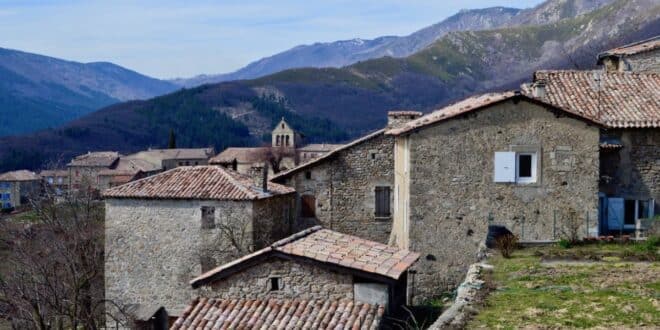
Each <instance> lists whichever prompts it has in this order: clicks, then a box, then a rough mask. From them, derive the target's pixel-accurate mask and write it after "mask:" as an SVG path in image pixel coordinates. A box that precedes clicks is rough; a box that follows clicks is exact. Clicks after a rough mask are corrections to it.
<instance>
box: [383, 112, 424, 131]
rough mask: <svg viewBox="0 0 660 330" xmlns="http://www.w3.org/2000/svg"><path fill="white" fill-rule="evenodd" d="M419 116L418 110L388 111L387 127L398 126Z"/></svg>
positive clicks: (420, 114)
mask: <svg viewBox="0 0 660 330" xmlns="http://www.w3.org/2000/svg"><path fill="white" fill-rule="evenodd" d="M421 116H422V113H421V112H419V111H390V112H388V113H387V128H395V127H399V126H401V125H403V124H405V123H407V122H409V121H411V120H413V119H417V118H419V117H421Z"/></svg>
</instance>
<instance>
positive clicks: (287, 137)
mask: <svg viewBox="0 0 660 330" xmlns="http://www.w3.org/2000/svg"><path fill="white" fill-rule="evenodd" d="M284 139H285V140H286V146H287V147H288V146H289V136H288V135H287V136H286V137H285V138H284Z"/></svg>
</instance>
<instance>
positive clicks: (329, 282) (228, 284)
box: [199, 258, 353, 299]
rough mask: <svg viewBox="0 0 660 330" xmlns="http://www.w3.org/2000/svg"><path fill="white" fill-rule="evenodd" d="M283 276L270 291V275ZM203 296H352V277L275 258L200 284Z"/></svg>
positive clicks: (306, 297) (341, 297)
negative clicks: (277, 284)
mask: <svg viewBox="0 0 660 330" xmlns="http://www.w3.org/2000/svg"><path fill="white" fill-rule="evenodd" d="M271 277H278V278H280V279H281V285H282V288H281V290H280V291H269V288H270V286H269V281H270V280H269V279H270V278H271ZM199 293H200V294H201V295H202V296H206V297H212V298H223V299H229V298H231V299H239V298H288V299H353V277H352V276H351V275H348V274H340V273H335V272H331V271H329V270H327V269H323V268H320V267H318V266H315V265H313V264H309V263H301V262H294V261H290V260H281V259H279V258H273V259H271V260H269V261H265V262H263V263H260V264H258V265H255V266H253V267H250V268H248V269H245V270H243V271H242V272H240V273H237V274H234V275H231V276H230V277H228V278H226V279H223V280H220V281H217V282H215V283H212V284H211V285H209V286H204V287H201V288H200V292H199Z"/></svg>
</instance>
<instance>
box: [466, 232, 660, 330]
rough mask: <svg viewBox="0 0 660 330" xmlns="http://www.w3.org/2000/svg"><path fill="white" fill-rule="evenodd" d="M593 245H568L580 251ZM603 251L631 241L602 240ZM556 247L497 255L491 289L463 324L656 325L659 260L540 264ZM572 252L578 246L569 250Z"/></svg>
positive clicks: (659, 319) (658, 316)
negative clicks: (481, 306) (481, 304)
mask: <svg viewBox="0 0 660 330" xmlns="http://www.w3.org/2000/svg"><path fill="white" fill-rule="evenodd" d="M596 247H598V245H594V246H581V247H573V248H571V249H568V250H569V251H570V250H575V249H578V250H581V253H583V254H584V255H589V254H590V253H593V252H595V249H596ZM601 247H602V248H603V250H605V251H606V252H608V253H614V252H616V253H619V254H623V253H624V252H625V251H628V250H629V249H634V245H633V244H630V245H621V244H618V246H615V244H606V245H602V246H601ZM553 249H562V250H565V249H563V248H559V247H550V248H548V247H546V248H530V249H523V250H519V251H516V252H515V253H514V255H513V257H512V258H510V259H504V258H502V257H499V256H496V257H494V258H493V259H492V263H493V265H494V266H495V269H494V273H493V276H492V280H493V281H494V283H493V285H495V286H496V288H497V289H496V290H494V291H493V292H491V294H490V295H489V296H488V298H487V299H486V304H485V306H484V307H483V309H482V310H481V311H480V312H479V314H478V315H477V316H476V317H475V319H473V320H472V321H471V323H470V324H469V325H468V328H470V329H471V328H479V327H485V328H504V329H512V328H524V327H541V328H548V327H560V328H591V327H604V328H611V327H617V326H619V327H639V326H644V325H646V326H652V325H654V324H660V305H659V304H658V299H659V298H660V297H659V296H658V295H659V294H658V293H659V292H660V275H659V274H660V272H658V270H659V269H658V268H659V267H660V265H659V263H658V262H641V263H639V262H638V263H631V262H622V261H620V259H613V260H612V261H599V262H594V263H590V262H589V259H586V260H585V262H584V263H579V264H570V263H559V264H544V263H542V259H543V256H544V255H547V254H549V252H550V250H553ZM573 252H577V251H573Z"/></svg>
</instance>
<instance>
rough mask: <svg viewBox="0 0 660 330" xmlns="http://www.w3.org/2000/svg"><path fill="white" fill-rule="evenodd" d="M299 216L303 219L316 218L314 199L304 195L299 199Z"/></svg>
mask: <svg viewBox="0 0 660 330" xmlns="http://www.w3.org/2000/svg"><path fill="white" fill-rule="evenodd" d="M300 202H301V205H300V216H301V217H303V218H314V217H316V197H314V196H312V195H304V196H302V197H301V198H300Z"/></svg>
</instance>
